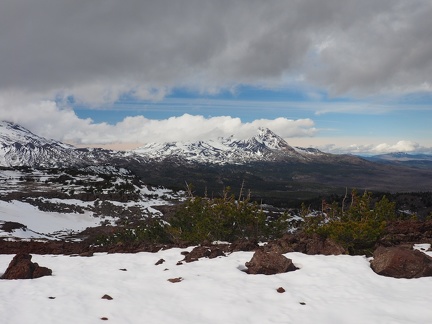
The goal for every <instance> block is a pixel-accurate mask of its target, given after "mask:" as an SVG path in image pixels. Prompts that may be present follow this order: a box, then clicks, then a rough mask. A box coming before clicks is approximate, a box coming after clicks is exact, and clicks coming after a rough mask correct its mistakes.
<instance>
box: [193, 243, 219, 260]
mask: <svg viewBox="0 0 432 324" xmlns="http://www.w3.org/2000/svg"><path fill="white" fill-rule="evenodd" d="M218 256H225V253H224V252H223V250H222V249H221V248H220V247H218V246H215V245H209V246H202V245H201V246H197V247H195V248H194V249H193V250H192V251H190V252H189V253H186V254H185V258H184V261H186V262H193V261H197V260H198V259H199V258H209V259H214V258H217V257H218Z"/></svg>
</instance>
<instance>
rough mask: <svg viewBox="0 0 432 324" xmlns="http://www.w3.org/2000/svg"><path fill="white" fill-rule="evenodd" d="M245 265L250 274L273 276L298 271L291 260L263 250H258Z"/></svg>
mask: <svg viewBox="0 0 432 324" xmlns="http://www.w3.org/2000/svg"><path fill="white" fill-rule="evenodd" d="M245 265H246V267H247V270H246V272H247V273H248V274H265V275H272V274H276V273H284V272H289V271H294V270H297V267H296V266H295V265H294V264H293V263H292V260H291V259H288V258H287V257H285V256H284V255H282V254H280V253H277V252H264V251H263V250H257V251H256V252H255V253H254V255H253V256H252V259H251V260H250V261H249V262H246V263H245Z"/></svg>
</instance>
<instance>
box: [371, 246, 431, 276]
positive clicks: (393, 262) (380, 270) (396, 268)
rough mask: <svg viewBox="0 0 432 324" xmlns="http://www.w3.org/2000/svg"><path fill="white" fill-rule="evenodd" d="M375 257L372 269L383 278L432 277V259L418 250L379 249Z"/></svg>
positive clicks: (400, 248)
mask: <svg viewBox="0 0 432 324" xmlns="http://www.w3.org/2000/svg"><path fill="white" fill-rule="evenodd" d="M373 257H374V258H373V260H372V261H371V268H372V270H373V271H375V272H376V273H377V274H379V275H382V276H386V277H393V278H407V279H410V278H420V277H430V276H432V258H431V257H430V256H428V255H426V254H424V253H423V252H420V251H418V250H410V249H406V248H402V247H388V248H386V247H379V248H378V249H376V250H375V252H374V254H373Z"/></svg>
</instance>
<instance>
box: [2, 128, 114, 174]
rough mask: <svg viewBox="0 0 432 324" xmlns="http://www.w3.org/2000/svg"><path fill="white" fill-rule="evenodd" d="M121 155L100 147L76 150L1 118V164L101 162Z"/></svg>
mask: <svg viewBox="0 0 432 324" xmlns="http://www.w3.org/2000/svg"><path fill="white" fill-rule="evenodd" d="M119 155H120V154H119V153H118V152H115V151H109V150H102V149H78V148H76V147H74V146H72V145H68V144H65V143H62V142H59V141H55V140H50V139H46V138H43V137H41V136H38V135H36V134H33V133H32V132H30V131H29V130H28V129H26V128H24V127H22V126H20V125H17V124H14V123H11V122H7V121H0V166H6V167H11V166H28V167H43V168H49V167H69V166H84V165H94V164H103V163H106V162H107V161H109V160H111V159H112V158H114V157H116V156H119Z"/></svg>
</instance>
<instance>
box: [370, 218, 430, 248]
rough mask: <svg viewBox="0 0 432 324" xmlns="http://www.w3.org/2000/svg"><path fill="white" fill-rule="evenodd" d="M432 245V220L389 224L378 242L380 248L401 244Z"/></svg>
mask: <svg viewBox="0 0 432 324" xmlns="http://www.w3.org/2000/svg"><path fill="white" fill-rule="evenodd" d="M419 242H422V243H432V220H427V221H417V220H403V221H394V222H389V223H388V224H387V226H386V227H385V229H384V233H383V235H382V236H381V238H380V239H379V241H378V244H379V245H380V246H386V247H389V246H395V245H400V244H407V243H410V244H413V243H419Z"/></svg>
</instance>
